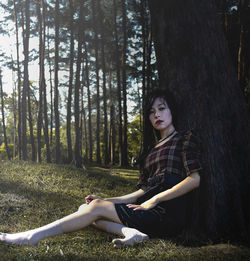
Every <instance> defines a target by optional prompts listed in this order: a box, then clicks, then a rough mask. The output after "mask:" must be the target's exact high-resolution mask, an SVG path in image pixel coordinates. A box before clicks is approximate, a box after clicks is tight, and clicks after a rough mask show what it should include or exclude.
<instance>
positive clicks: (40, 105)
mask: <svg viewBox="0 0 250 261" xmlns="http://www.w3.org/2000/svg"><path fill="white" fill-rule="evenodd" d="M36 9H37V18H38V31H39V70H40V76H39V101H38V117H37V161H38V162H41V161H42V156H41V146H42V145H41V133H42V124H43V123H42V113H43V112H42V109H43V89H44V87H43V84H44V71H43V70H44V68H43V50H42V49H43V28H42V17H41V6H40V0H36Z"/></svg>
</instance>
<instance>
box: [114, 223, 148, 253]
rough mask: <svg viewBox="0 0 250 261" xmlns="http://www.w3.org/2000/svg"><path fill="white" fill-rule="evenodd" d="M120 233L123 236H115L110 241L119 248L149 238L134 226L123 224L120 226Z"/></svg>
mask: <svg viewBox="0 0 250 261" xmlns="http://www.w3.org/2000/svg"><path fill="white" fill-rule="evenodd" d="M122 233H123V235H124V236H125V237H124V238H115V239H113V241H112V243H113V244H114V247H115V248H121V247H123V246H133V245H135V244H137V243H139V242H143V241H147V240H149V236H148V235H147V234H144V233H142V232H141V231H139V230H137V229H135V228H130V227H125V226H124V227H123V228H122Z"/></svg>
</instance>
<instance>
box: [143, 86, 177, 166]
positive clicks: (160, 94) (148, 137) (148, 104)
mask: <svg viewBox="0 0 250 261" xmlns="http://www.w3.org/2000/svg"><path fill="white" fill-rule="evenodd" d="M157 98H162V99H163V100H164V101H165V102H166V103H167V105H168V107H169V109H170V111H171V114H172V121H173V125H174V126H175V127H176V126H177V121H178V106H177V103H176V100H175V98H174V96H173V94H172V93H171V92H170V91H168V90H166V89H153V90H152V91H150V92H149V93H148V94H147V95H146V97H145V100H144V138H143V151H142V153H141V155H140V157H139V160H138V163H139V164H140V168H142V167H143V164H144V159H145V157H146V156H147V154H148V153H149V151H150V150H151V149H152V148H153V147H154V145H155V143H156V139H155V138H156V137H157V138H158V139H159V138H160V133H159V131H156V130H155V129H154V128H153V126H152V124H151V122H150V120H149V114H150V110H151V109H152V106H153V103H154V101H155V99H157Z"/></svg>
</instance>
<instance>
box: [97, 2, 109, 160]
mask: <svg viewBox="0 0 250 261" xmlns="http://www.w3.org/2000/svg"><path fill="white" fill-rule="evenodd" d="M97 8H98V10H99V14H100V15H99V25H100V34H101V57H102V58H101V59H102V89H103V114H104V163H105V165H107V164H108V163H109V154H108V116H107V88H106V64H105V53H104V45H105V34H104V32H105V28H104V19H103V10H102V9H101V5H100V1H97Z"/></svg>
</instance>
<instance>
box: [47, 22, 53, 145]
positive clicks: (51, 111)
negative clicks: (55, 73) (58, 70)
mask: <svg viewBox="0 0 250 261" xmlns="http://www.w3.org/2000/svg"><path fill="white" fill-rule="evenodd" d="M47 35H48V37H47V46H48V47H47V48H48V57H47V60H48V64H49V83H50V137H49V143H50V145H51V146H52V142H53V126H54V124H53V123H54V118H53V115H54V112H53V83H52V68H51V67H52V66H51V59H50V55H49V54H50V51H49V50H50V44H49V27H48V33H47Z"/></svg>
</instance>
